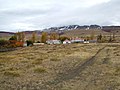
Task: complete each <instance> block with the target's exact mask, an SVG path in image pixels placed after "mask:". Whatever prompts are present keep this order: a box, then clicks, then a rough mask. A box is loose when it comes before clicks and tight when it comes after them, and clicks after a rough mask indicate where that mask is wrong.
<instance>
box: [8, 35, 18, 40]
mask: <svg viewBox="0 0 120 90" xmlns="http://www.w3.org/2000/svg"><path fill="white" fill-rule="evenodd" d="M9 40H15V41H17V37H16V35H14V36H12V37H10V39H9Z"/></svg>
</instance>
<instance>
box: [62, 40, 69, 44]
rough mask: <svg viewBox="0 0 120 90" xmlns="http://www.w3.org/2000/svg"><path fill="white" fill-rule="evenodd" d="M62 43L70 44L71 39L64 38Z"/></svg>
mask: <svg viewBox="0 0 120 90" xmlns="http://www.w3.org/2000/svg"><path fill="white" fill-rule="evenodd" d="M63 44H71V41H70V40H68V39H66V40H65V41H63Z"/></svg>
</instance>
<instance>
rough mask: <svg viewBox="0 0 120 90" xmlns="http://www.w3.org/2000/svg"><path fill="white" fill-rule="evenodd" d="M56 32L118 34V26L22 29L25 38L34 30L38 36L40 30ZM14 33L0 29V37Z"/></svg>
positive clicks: (65, 33) (84, 34) (63, 33)
mask: <svg viewBox="0 0 120 90" xmlns="http://www.w3.org/2000/svg"><path fill="white" fill-rule="evenodd" d="M43 31H44V32H48V34H49V33H51V32H56V33H58V34H59V35H62V36H69V37H75V36H76V37H79V36H86V35H91V34H95V35H99V34H103V35H110V34H111V33H115V34H116V35H120V26H99V25H83V26H80V25H68V26H61V27H51V28H47V29H43V30H42V31H41V30H33V31H29V30H27V31H24V33H25V34H26V38H27V39H29V38H31V35H32V33H33V32H36V34H37V35H38V36H40V35H41V33H42V32H43ZM14 34H15V33H12V32H3V31H0V38H3V37H7V38H8V37H10V36H12V35H14Z"/></svg>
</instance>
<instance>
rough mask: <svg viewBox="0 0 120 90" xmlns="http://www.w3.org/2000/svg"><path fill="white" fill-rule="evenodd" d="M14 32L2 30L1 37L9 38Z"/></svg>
mask: <svg viewBox="0 0 120 90" xmlns="http://www.w3.org/2000/svg"><path fill="white" fill-rule="evenodd" d="M14 34H15V33H13V32H5V31H0V38H4V39H8V38H9V37H11V36H12V35H14Z"/></svg>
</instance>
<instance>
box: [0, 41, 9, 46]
mask: <svg viewBox="0 0 120 90" xmlns="http://www.w3.org/2000/svg"><path fill="white" fill-rule="evenodd" d="M8 44H9V41H7V40H0V46H5V45H8Z"/></svg>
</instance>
